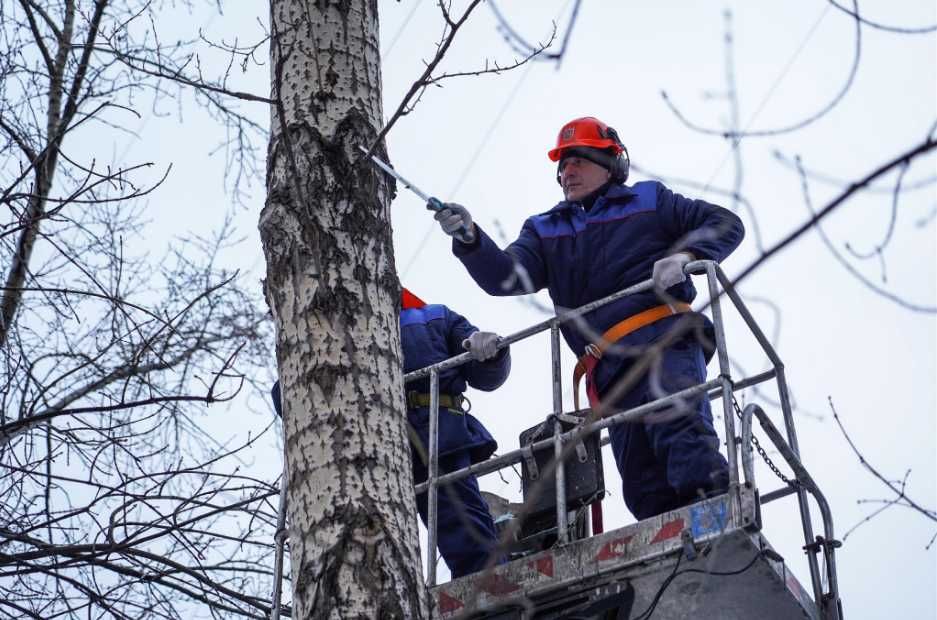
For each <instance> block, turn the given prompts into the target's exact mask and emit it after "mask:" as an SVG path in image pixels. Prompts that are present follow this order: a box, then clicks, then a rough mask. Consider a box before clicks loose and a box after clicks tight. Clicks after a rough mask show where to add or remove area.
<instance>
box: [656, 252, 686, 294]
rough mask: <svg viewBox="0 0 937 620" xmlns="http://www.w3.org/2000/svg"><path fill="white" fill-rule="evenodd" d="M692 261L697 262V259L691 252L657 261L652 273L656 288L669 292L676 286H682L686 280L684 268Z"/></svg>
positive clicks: (672, 255) (680, 253) (679, 253)
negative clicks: (669, 289) (668, 290)
mask: <svg viewBox="0 0 937 620" xmlns="http://www.w3.org/2000/svg"><path fill="white" fill-rule="evenodd" d="M691 260H695V257H693V255H692V254H690V253H689V252H678V253H676V254H671V255H670V256H665V257H664V258H661V259H659V260H657V261H656V262H655V263H654V268H653V270H652V272H651V278H653V280H654V287H655V288H659V289H663V290H667V289H668V288H670V287H671V286H673V285H674V284H680V283H681V282H683V281H684V280H686V274H685V273H683V268H684V267H686V264H687V263H689V262H690V261H691Z"/></svg>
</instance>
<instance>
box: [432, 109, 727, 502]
mask: <svg viewBox="0 0 937 620" xmlns="http://www.w3.org/2000/svg"><path fill="white" fill-rule="evenodd" d="M548 156H549V158H550V159H551V160H552V161H555V162H557V174H556V180H557V182H559V184H560V186H561V187H562V190H563V195H564V200H562V201H561V202H560V203H559V204H557V205H556V206H555V207H553V208H552V209H550V210H549V211H546V212H544V213H540V214H538V215H533V216H531V217H529V218H528V219H527V221H526V222H525V223H524V226H523V228H522V229H521V232H520V236H519V237H518V239H517V240H516V241H514V242H513V243H511V244H510V245H509V246H508V247H507V248H506V249H504V250H502V249H501V248H499V247H498V245H497V244H496V243H495V242H494V241H492V239H491V238H490V237H489V236H488V235H487V234H486V233H485V231H484V230H482V229H481V227H479V226H478V225H477V224H475V223H474V222H473V221H472V217H471V215H470V213H469V211H468V209H466V208H465V207H463V206H461V205H457V204H447V205H445V208H443V209H441V210H439V211H438V212H437V213H436V216H435V217H436V219H437V220H438V221H439V222H440V225H441V226H442V229H443V231H444V232H446V233H447V234H449V235H450V236H452V237H453V243H452V250H453V253H454V254H455V255H456V257H458V258H459V259H460V260H461V261H462V263H463V264H464V265H465V267H466V268H467V269H468V272H469V273H470V274H471V276H472V277H473V278H474V279H475V281H476V282H477V283H478V284H479V285H480V286H481V287H482V288H483V289H484V290H485V291H486V292H488V293H489V294H491V295H522V294H528V293H534V292H536V291H538V290H540V289H542V288H547V289H548V290H549V292H550V297H551V298H552V299H553V303H554V305H555V306H556V307H557V308H558V309H562V308H576V307H579V306H582V305H583V304H586V303H589V302H592V301H596V300H598V299H601V298H603V297H606V296H608V295H611V294H612V293H615V292H617V291H620V290H622V289H625V288H627V287H629V286H632V285H634V284H637V283H639V282H642V281H645V280H648V279H653V282H654V285H655V287H654V290H649V291H645V292H642V293H637V294H634V295H629V296H626V297H623V298H620V299H618V300H616V301H615V302H612V303H610V304H607V305H605V306H602V307H600V308H598V309H596V310H594V311H592V312H589V313H588V314H585V315H584V316H583V317H582V321H580V322H579V323H576V322H567V323H565V324H564V325H563V326H562V331H563V336H564V338H565V339H566V342H567V344H569V346H570V348H571V349H572V350H573V351H574V352H575V353H576V354H577V355H578V356H580V360H579V363H578V364H577V371H576V375H575V376H574V380H576V381H578V378H579V377H580V376H581V375H585V377H586V392H587V394H588V395H589V401H590V403H591V405H592V407H593V408H596V407H598V406H599V403H600V402H601V404H602V408H603V409H604V410H606V411H608V410H613V411H618V410H625V409H631V408H633V407H636V406H639V405H642V404H645V403H648V402H650V401H653V400H657V399H658V398H660V397H662V396H665V395H667V394H672V393H674V392H677V391H680V390H682V389H684V388H687V387H690V386H693V385H698V384H700V383H702V382H704V381H705V378H706V362H707V360H708V358H709V357H710V356H711V355H712V344H713V339H712V323H711V322H710V321H709V319H708V318H706V317H705V316H703V315H701V314H697V313H693V312H692V311H691V310H690V302H691V301H693V299H694V297H695V296H696V290H695V289H694V287H693V283H692V282H691V281H690V279H689V278H688V277H687V276H686V274H685V273H684V267H685V266H686V265H687V263H689V262H690V261H692V260H696V259H710V260H715V261H721V260H723V259H724V258H726V257H727V256H728V255H729V254H730V253H731V252H732V251H733V250H734V249H735V248H736V247H737V246H738V245H739V243H740V242H741V241H742V237H743V236H744V228H743V226H742V222H741V220H740V219H739V218H738V217H737V216H736V215H735V214H733V213H732V212H731V211H728V210H726V209H723V208H721V207H718V206H716V205H712V204H709V203H707V202H704V201H702V200H694V199H690V198H686V197H684V196H681V195H680V194H677V193H674V192H672V191H671V190H670V189H668V188H667V187H666V186H664V185H663V184H662V183H659V182H657V181H645V182H641V183H635V184H633V185H626V180H627V178H628V168H629V160H628V152H627V150H626V149H625V147H624V144H622V142H621V140H620V139H619V137H618V134H617V132H615V130H614V129H612V128H611V127H609V126H608V125H606V124H605V123H603V122H602V121H600V120H598V119H596V118H594V117H584V118H577V119H575V120H573V121H570V122H569V123H566V124H565V125H564V126H563V127H562V128H561V129H560V132H559V135H558V137H557V142H556V146H555V148H553V149H551V150H550V151H549V153H548ZM688 325H693V329H689V330H688V329H686V328H687V326H688ZM648 359H650V364H649V365H648V366H644V363H645V362H647V360H648ZM645 368H647V370H645ZM631 371H634V372H631ZM574 395H575V396H576V399H577V401H578V390H576V391H574ZM577 408H578V402H577ZM609 434H610V436H611V444H612V450H613V452H614V455H615V459H616V462H617V465H618V470H619V472H620V473H621V476H622V485H623V494H624V499H625V503H626V504H627V506H628V508H629V510H631V512H632V513H633V514H634V515H635V516H636V517H637V518H639V519H644V518H647V517H650V516H653V515H656V514H660V513H662V512H665V511H668V510H672V509H674V508H678V507H680V506H684V505H686V504H688V503H691V502H693V501H695V500H697V499H699V498H700V497H703V496H709V495H715V494H718V493H723V492H725V491H726V489H727V487H728V480H729V475H728V466H727V464H726V460H725V458H724V457H723V456H722V455H721V454H720V452H719V439H718V437H717V435H716V432H715V429H714V427H713V421H712V413H711V411H710V407H709V401H708V399H706V398H705V395H704V396H702V397H699V398H694V399H691V400H685V401H682V402H679V401H678V402H677V403H675V404H674V405H673V406H672V407H670V408H669V409H668V410H666V411H663V412H660V413H658V414H655V415H653V416H650V417H647V418H644V419H643V420H641V421H639V422H626V423H622V424H618V425H615V426H612V427H610V428H609Z"/></svg>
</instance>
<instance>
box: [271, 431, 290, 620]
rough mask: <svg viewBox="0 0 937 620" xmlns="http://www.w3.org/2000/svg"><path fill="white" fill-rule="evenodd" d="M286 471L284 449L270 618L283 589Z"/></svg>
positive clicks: (274, 618)
mask: <svg viewBox="0 0 937 620" xmlns="http://www.w3.org/2000/svg"><path fill="white" fill-rule="evenodd" d="M288 472H289V468H288V467H287V465H286V450H284V454H283V474H282V475H281V476H280V505H279V507H278V508H277V529H276V533H275V534H274V535H273V540H274V541H275V542H276V550H275V551H274V552H273V596H272V597H271V599H272V602H271V604H270V620H278V619H279V617H280V598H281V594H280V593H281V591H282V589H283V554H284V550H283V546H284V543H285V541H286V493H287V489H288V487H289V478H288V476H287V473H288Z"/></svg>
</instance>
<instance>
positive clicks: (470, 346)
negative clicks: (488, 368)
mask: <svg viewBox="0 0 937 620" xmlns="http://www.w3.org/2000/svg"><path fill="white" fill-rule="evenodd" d="M500 341H501V336H499V335H498V334H495V333H494V332H474V333H473V334H472V335H471V336H469V337H468V338H466V339H465V340H463V341H462V348H463V349H465V350H466V351H468V352H469V353H471V354H472V358H473V359H475V360H476V361H478V362H484V361H485V360H490V359H491V358H493V357H494V356H495V355H497V354H498V343H499V342H500Z"/></svg>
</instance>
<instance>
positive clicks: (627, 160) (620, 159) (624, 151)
mask: <svg viewBox="0 0 937 620" xmlns="http://www.w3.org/2000/svg"><path fill="white" fill-rule="evenodd" d="M606 134H607V136H608V137H609V138H611V139H612V140H614V141H615V143H616V144H617V145H618V146H620V147H621V153H619V154H618V155H616V156H615V161H614V162H613V163H612V166H611V168H609V172H610V173H611V174H612V180H613V181H616V182H618V183H624V182H625V181H627V180H628V173H629V172H630V171H631V157H629V156H628V147H626V146H625V143H624V142H622V141H621V138H619V137H618V132H617V131H615V129H614V128H612V127H609V128H608V131H607V132H606Z"/></svg>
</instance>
